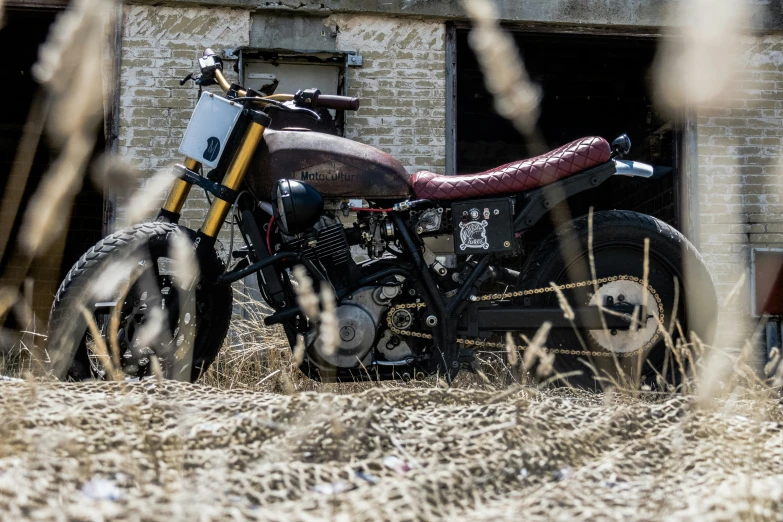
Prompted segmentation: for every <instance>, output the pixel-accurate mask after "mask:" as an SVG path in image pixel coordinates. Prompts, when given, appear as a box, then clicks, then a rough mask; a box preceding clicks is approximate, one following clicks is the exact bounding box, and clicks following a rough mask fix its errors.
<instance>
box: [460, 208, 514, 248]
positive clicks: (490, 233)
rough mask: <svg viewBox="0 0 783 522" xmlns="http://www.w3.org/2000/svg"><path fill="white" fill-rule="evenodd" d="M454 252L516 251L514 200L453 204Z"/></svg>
mask: <svg viewBox="0 0 783 522" xmlns="http://www.w3.org/2000/svg"><path fill="white" fill-rule="evenodd" d="M451 215H452V219H453V220H454V251H455V252H456V253H457V254H461V255H470V254H493V253H496V252H511V251H513V250H514V229H513V221H514V200H513V199H512V198H498V199H477V200H473V201H460V202H457V203H454V204H452V206H451Z"/></svg>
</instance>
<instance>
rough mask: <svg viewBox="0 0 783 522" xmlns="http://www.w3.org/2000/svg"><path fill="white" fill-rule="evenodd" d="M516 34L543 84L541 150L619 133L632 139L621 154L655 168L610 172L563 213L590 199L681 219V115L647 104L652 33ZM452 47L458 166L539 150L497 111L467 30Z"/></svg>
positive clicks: (599, 206) (476, 166) (484, 165)
mask: <svg viewBox="0 0 783 522" xmlns="http://www.w3.org/2000/svg"><path fill="white" fill-rule="evenodd" d="M513 34H514V38H515V40H516V43H517V46H518V47H519V50H520V52H521V54H522V56H523V58H524V61H525V66H526V68H527V70H528V73H529V74H530V76H531V78H532V80H533V81H534V82H535V83H536V84H538V85H539V86H540V87H541V90H542V94H543V99H542V100H541V117H540V120H539V130H540V133H541V135H542V136H543V140H544V141H545V144H546V147H547V149H549V150H551V149H554V148H556V147H559V146H561V145H564V144H566V143H568V142H570V141H572V140H575V139H578V138H581V137H584V136H602V137H604V138H606V139H607V140H608V141H609V142H611V141H612V140H613V139H614V138H616V137H617V136H619V135H621V134H623V133H626V134H628V136H629V137H630V138H631V141H632V143H633V147H632V150H631V154H630V155H629V156H628V157H627V159H633V160H637V161H643V162H645V163H649V164H652V165H653V166H655V167H656V169H655V172H656V175H655V178H654V179H647V180H645V179H638V178H626V177H621V176H616V177H614V178H612V179H611V180H610V181H608V182H607V183H604V184H603V185H601V186H600V187H598V188H597V189H595V190H592V191H589V192H586V193H583V194H581V195H579V196H577V197H576V198H573V199H572V200H571V201H570V202H569V204H570V207H571V208H570V214H571V215H574V216H577V215H583V214H586V213H587V212H588V208H589V207H590V206H593V207H595V209H596V210H603V209H624V210H635V211H638V212H643V213H645V214H650V215H653V216H656V217H658V218H660V219H662V220H663V221H666V222H667V223H669V224H671V225H673V226H675V227H678V226H679V224H680V223H679V216H678V214H679V206H678V194H677V192H678V191H677V187H678V181H677V180H678V174H679V173H678V170H679V168H678V164H679V160H678V158H679V157H680V147H681V132H680V130H679V129H680V125H681V122H678V121H671V120H670V119H668V118H666V117H665V116H663V115H662V114H660V113H658V112H657V111H656V109H655V107H654V106H653V102H652V96H651V90H652V87H651V86H652V73H651V66H652V62H653V58H654V56H655V51H656V40H655V39H653V38H638V37H625V36H592V35H584V34H580V35H564V34H541V33H530V32H515V33H513ZM456 54H457V79H456V89H457V102H456V122H457V125H456V135H457V147H456V166H457V172H460V173H463V172H466V173H469V172H478V171H483V170H486V169H490V168H493V167H496V166H498V165H501V164H503V163H508V162H512V161H516V160H519V159H522V158H526V157H529V156H531V155H535V153H537V152H540V151H534V150H531V147H530V144H529V143H526V141H525V138H524V137H523V136H521V135H520V134H519V133H517V131H516V130H515V129H514V127H513V125H511V123H510V122H508V121H507V120H505V119H504V118H503V117H501V116H499V115H498V114H497V113H496V112H495V110H494V108H493V99H492V96H491V95H490V94H489V93H488V92H487V90H486V88H485V87H484V80H483V78H482V74H481V71H480V69H479V66H478V63H477V61H476V58H475V55H474V54H473V51H472V49H471V48H470V45H469V44H468V30H467V29H457V31H456ZM540 232H541V233H545V232H547V231H546V230H544V231H540ZM531 239H533V238H531Z"/></svg>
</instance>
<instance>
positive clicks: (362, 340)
mask: <svg viewBox="0 0 783 522" xmlns="http://www.w3.org/2000/svg"><path fill="white" fill-rule="evenodd" d="M315 229H316V231H317V234H316V238H317V239H316V241H315V245H314V246H313V247H311V248H309V249H308V251H307V255H308V257H309V258H310V260H311V261H313V262H314V263H316V264H317V265H318V266H320V267H322V268H323V270H324V271H325V272H326V275H327V277H328V278H329V281H330V282H331V283H332V285H333V286H334V289H335V291H336V292H338V293H340V292H341V291H343V290H344V289H346V288H349V287H351V286H354V285H356V284H357V283H358V282H359V281H360V280H361V278H362V272H361V269H360V268H359V266H358V265H357V263H356V261H355V260H354V257H353V255H352V252H351V245H350V243H349V241H348V234H347V232H346V229H345V228H344V227H343V225H342V223H340V221H339V220H338V219H337V218H335V217H327V216H323V217H322V218H321V219H320V220H319V222H318V224H317V225H316V227H315ZM360 237H361V234H359V235H357V238H360ZM366 238H367V236H366V234H365V239H366ZM401 292H402V286H401V282H399V281H389V284H386V285H383V286H365V287H361V288H359V289H357V290H354V291H353V292H351V293H350V294H348V295H347V296H345V297H344V298H343V299H342V300H341V302H340V304H339V306H338V307H337V310H336V315H337V325H338V339H337V345H336V346H335V347H334V349H331V347H330V348H328V349H325V347H324V344H323V343H322V342H320V339H319V329H318V327H317V326H314V327H313V328H312V329H311V330H310V331H309V332H307V334H306V336H305V342H306V345H307V347H308V349H309V350H311V351H313V352H315V353H317V354H318V356H319V357H320V358H321V359H322V360H324V361H325V362H327V363H329V364H331V365H334V366H336V367H340V368H353V367H355V366H357V365H358V363H359V362H360V361H361V362H362V363H363V364H365V366H367V365H369V364H370V363H371V362H372V360H373V357H372V355H373V353H372V351H373V348H375V347H376V346H378V347H379V348H383V350H380V351H379V353H375V356H376V357H377V356H380V357H381V358H383V359H385V360H387V361H395V360H404V359H405V358H407V357H410V355H411V350H410V348H409V347H408V345H407V343H405V341H404V340H402V339H401V338H399V337H398V336H393V335H391V331H390V330H388V328H387V325H386V321H387V314H388V311H389V307H390V305H391V304H392V302H393V301H394V300H395V299H397V298H398V296H400V294H401Z"/></svg>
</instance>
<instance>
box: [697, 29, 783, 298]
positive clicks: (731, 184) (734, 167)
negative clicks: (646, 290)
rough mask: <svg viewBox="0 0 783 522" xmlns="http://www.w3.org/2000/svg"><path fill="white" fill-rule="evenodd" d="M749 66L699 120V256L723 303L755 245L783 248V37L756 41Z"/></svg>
mask: <svg viewBox="0 0 783 522" xmlns="http://www.w3.org/2000/svg"><path fill="white" fill-rule="evenodd" d="M744 63H745V70H744V71H743V74H741V75H738V79H737V85H736V87H735V88H734V89H733V90H732V91H731V95H730V100H729V101H728V103H727V104H726V105H725V106H723V107H721V108H712V109H708V110H704V111H702V112H701V114H699V116H698V135H699V171H700V185H699V197H700V213H701V248H700V250H701V252H702V254H703V255H704V258H705V260H706V261H707V264H708V266H709V267H710V269H711V271H712V272H713V276H714V277H715V280H716V283H717V288H718V293H719V295H720V296H721V297H725V296H726V295H727V294H728V293H729V292H730V291H731V289H732V288H733V287H734V285H735V284H736V282H737V281H738V280H739V279H740V278H741V277H742V275H743V274H747V275H749V271H748V270H749V263H750V248H751V247H754V246H758V247H783V201H782V200H781V188H782V187H783V185H782V184H781V174H783V170H781V168H780V164H781V158H783V36H779V35H776V36H765V37H759V38H754V39H749V40H748V49H747V51H746V52H745V55H744ZM745 288H746V290H745V291H743V292H742V293H741V300H740V303H739V309H740V310H742V311H744V312H747V311H749V297H750V291H749V289H748V288H749V286H746V287H745Z"/></svg>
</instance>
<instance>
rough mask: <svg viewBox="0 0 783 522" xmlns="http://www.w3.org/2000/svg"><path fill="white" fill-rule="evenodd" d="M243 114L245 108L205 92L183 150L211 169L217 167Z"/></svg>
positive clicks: (181, 148)
mask: <svg viewBox="0 0 783 522" xmlns="http://www.w3.org/2000/svg"><path fill="white" fill-rule="evenodd" d="M241 113H242V106H241V105H239V104H236V103H232V102H231V101H229V100H227V99H225V98H221V97H220V96H215V95H213V94H210V93H206V92H205V93H204V94H203V95H202V96H201V99H200V100H199V101H198V105H196V109H195V110H194V111H193V116H191V117H190V123H189V124H188V130H186V131H185V136H183V137H182V144H181V145H180V146H179V151H180V152H181V153H182V154H184V155H185V156H187V157H188V158H191V159H194V160H196V161H198V162H200V163H203V164H204V165H205V166H207V167H211V168H215V167H217V165H218V162H219V161H220V158H221V156H223V151H224V149H225V148H226V143H227V142H228V138H229V137H230V136H231V131H232V130H234V125H236V123H237V120H238V119H239V115H240V114H241Z"/></svg>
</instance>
